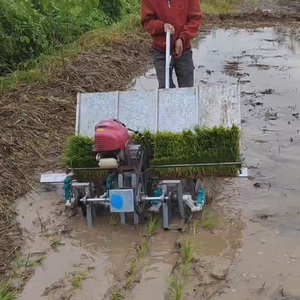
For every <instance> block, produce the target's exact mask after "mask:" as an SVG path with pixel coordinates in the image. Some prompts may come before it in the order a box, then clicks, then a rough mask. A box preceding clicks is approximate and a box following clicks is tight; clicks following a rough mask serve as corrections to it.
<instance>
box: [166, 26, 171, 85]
mask: <svg viewBox="0 0 300 300" xmlns="http://www.w3.org/2000/svg"><path fill="white" fill-rule="evenodd" d="M170 49H171V30H168V31H167V35H166V76H165V80H166V83H165V88H166V89H169V88H170V61H171V59H170V58H171V50H170Z"/></svg>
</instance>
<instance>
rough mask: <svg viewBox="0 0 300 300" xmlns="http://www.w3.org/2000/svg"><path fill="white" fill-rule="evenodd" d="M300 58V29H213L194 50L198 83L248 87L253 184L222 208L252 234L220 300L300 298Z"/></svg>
mask: <svg viewBox="0 0 300 300" xmlns="http://www.w3.org/2000/svg"><path fill="white" fill-rule="evenodd" d="M299 52H300V44H299V30H295V29H288V28H279V27H276V28H259V29H255V30H243V29H230V30H224V29H216V30H212V32H211V33H210V34H209V35H206V36H203V37H202V38H200V39H199V41H198V44H197V46H196V47H195V49H194V60H195V68H196V71H195V74H196V82H197V83H200V84H217V83H224V84H231V83H234V84H239V86H240V89H241V95H242V117H243V121H242V122H243V134H242V144H243V151H242V152H243V157H244V158H245V164H246V165H248V167H249V172H250V180H248V181H240V180H236V179H232V180H231V181H230V183H229V184H230V186H231V187H230V189H232V190H240V191H242V192H241V193H240V195H235V196H233V197H232V198H230V201H228V202H226V201H225V202H222V205H223V206H225V207H226V208H227V213H228V212H230V211H231V209H232V207H235V209H237V210H240V211H241V212H242V215H243V220H244V221H245V222H246V229H245V230H244V231H243V247H242V248H241V249H240V251H239V252H237V253H238V256H237V258H236V259H235V260H234V262H233V264H232V266H231V267H230V269H229V273H228V275H227V277H226V278H227V285H228V287H227V288H224V289H221V290H220V291H219V292H218V293H217V294H216V295H215V296H214V299H280V297H291V299H295V298H292V297H298V296H299V295H300V289H299V285H298V284H297V280H295V279H297V278H299V276H300V273H299V267H300V265H299V263H300V262H299V258H298V256H299V253H300V243H299V239H298V238H297V237H298V236H299V224H300V223H299V220H300V219H299V211H300V207H299V181H300V173H299V170H300V168H299V167H300V161H299V150H300V146H299V142H300V136H299V130H300V123H299V103H298V101H299V96H300V90H299V89H298V85H299V84H298V83H299V79H300V69H299V66H300V57H299ZM154 74H155V73H154V70H150V71H149V72H148V73H147V74H146V76H145V77H142V78H139V79H138V80H137V81H136V85H135V88H143V89H146V88H149V86H152V87H153V86H155V85H156V82H155V78H154ZM230 206H231V209H228V208H229V207H230ZM215 244H216V245H218V243H217V242H216V243H215ZM194 299H198V298H197V297H196V296H195V298H194ZM282 299H283V298H282Z"/></svg>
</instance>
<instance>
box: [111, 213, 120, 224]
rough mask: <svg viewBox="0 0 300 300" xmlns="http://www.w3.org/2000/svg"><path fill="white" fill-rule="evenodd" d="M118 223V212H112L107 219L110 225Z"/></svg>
mask: <svg viewBox="0 0 300 300" xmlns="http://www.w3.org/2000/svg"><path fill="white" fill-rule="evenodd" d="M118 223H119V214H112V215H111V217H110V220H109V225H110V226H117V225H118Z"/></svg>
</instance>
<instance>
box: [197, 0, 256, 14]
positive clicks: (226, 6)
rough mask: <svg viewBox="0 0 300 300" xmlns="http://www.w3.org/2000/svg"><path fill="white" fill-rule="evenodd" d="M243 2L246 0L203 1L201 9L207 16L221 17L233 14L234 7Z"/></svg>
mask: <svg viewBox="0 0 300 300" xmlns="http://www.w3.org/2000/svg"><path fill="white" fill-rule="evenodd" d="M251 1H253V0H251ZM243 2H244V0H202V1H201V7H202V10H203V12H204V13H205V14H211V15H219V14H222V13H229V12H232V11H233V10H234V6H236V5H238V4H241V3H243Z"/></svg>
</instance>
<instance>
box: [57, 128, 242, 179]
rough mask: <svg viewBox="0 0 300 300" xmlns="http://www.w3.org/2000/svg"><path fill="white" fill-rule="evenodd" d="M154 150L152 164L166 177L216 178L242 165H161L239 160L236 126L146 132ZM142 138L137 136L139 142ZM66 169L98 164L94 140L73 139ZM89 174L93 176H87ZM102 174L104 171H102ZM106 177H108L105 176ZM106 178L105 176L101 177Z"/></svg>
mask: <svg viewBox="0 0 300 300" xmlns="http://www.w3.org/2000/svg"><path fill="white" fill-rule="evenodd" d="M143 134H144V136H146V137H147V138H148V139H149V141H150V143H151V145H152V148H153V150H154V158H153V159H152V160H151V165H152V166H153V167H154V168H155V169H156V170H157V171H158V172H159V173H160V175H161V176H162V177H164V178H186V177H188V176H199V175H214V176H234V175H236V174H237V171H238V169H239V167H240V166H239V165H213V166H209V165H208V166H190V167H188V166H185V167H167V168H161V167H159V166H161V165H178V164H179V165H180V164H197V163H199V164H201V163H221V162H236V163H239V161H240V143H239V141H240V131H239V128H238V127H237V126H232V127H231V128H224V127H215V128H212V129H208V128H200V127H195V128H194V130H184V131H182V133H172V132H158V133H156V134H152V133H150V132H148V131H146V132H144V133H143ZM138 140H139V137H136V141H137V142H138ZM62 163H63V165H64V166H66V165H68V166H69V167H72V168H93V167H97V162H96V160H95V158H94V157H93V140H92V139H91V138H86V137H80V136H76V137H70V138H69V140H68V143H67V147H66V150H65V152H64V158H63V160H62ZM85 172H90V174H85ZM99 172H100V170H96V171H81V174H80V172H79V171H76V174H75V175H76V177H79V175H80V176H82V177H85V178H86V177H89V176H91V177H96V175H97V176H100V177H101V175H99ZM102 172H103V171H102ZM106 175H107V174H106ZM102 178H105V174H102Z"/></svg>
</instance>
